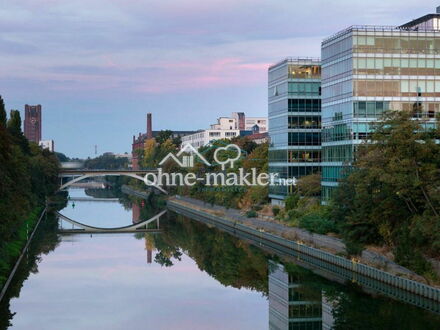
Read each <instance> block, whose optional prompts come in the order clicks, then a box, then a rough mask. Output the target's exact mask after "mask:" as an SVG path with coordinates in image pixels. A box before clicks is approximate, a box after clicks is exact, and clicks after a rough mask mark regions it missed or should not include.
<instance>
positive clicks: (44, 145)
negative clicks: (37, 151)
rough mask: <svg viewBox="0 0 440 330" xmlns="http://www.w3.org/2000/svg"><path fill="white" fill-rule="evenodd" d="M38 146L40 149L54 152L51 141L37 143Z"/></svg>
mask: <svg viewBox="0 0 440 330" xmlns="http://www.w3.org/2000/svg"><path fill="white" fill-rule="evenodd" d="M38 145H39V146H40V147H41V148H42V149H48V150H49V151H51V152H54V151H55V143H54V141H53V140H40V142H39V143H38Z"/></svg>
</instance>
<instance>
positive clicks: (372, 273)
mask: <svg viewBox="0 0 440 330" xmlns="http://www.w3.org/2000/svg"><path fill="white" fill-rule="evenodd" d="M167 206H168V208H169V209H170V210H171V211H174V212H177V213H179V214H182V215H185V216H191V214H192V215H198V216H200V217H204V218H207V219H209V220H211V221H212V222H214V223H218V224H221V225H223V226H227V227H230V228H231V229H234V230H239V231H243V232H245V233H247V234H251V235H252V236H254V237H256V238H258V239H263V240H267V241H269V242H273V243H275V244H278V245H280V246H283V247H285V248H288V249H292V250H294V251H296V252H300V253H303V254H306V255H309V256H311V257H313V258H317V259H320V260H322V261H325V262H328V263H331V264H333V265H335V266H338V267H341V268H345V269H347V270H350V271H352V272H353V273H357V274H360V275H363V276H366V277H369V278H371V279H374V280H376V281H379V282H383V283H385V284H387V285H390V286H394V287H396V288H399V289H401V290H404V291H407V292H410V293H412V294H416V295H418V296H421V297H424V298H427V299H430V300H433V301H435V302H440V289H438V288H436V287H433V286H430V285H427V284H424V283H421V282H417V281H414V280H410V279H407V278H403V277H400V276H396V275H393V274H391V273H389V272H385V271H383V270H380V269H377V268H374V267H372V266H368V265H365V264H363V263H359V262H356V261H353V260H349V259H346V258H343V257H340V256H338V255H335V254H332V253H330V252H327V251H323V250H320V249H317V248H313V247H310V246H307V245H305V244H302V243H299V242H296V241H292V240H287V239H285V238H282V237H279V236H277V235H274V234H271V233H267V232H264V231H259V230H257V229H254V228H251V227H249V226H247V225H244V224H242V223H239V222H237V221H235V222H231V221H230V220H226V219H223V218H222V217H219V216H216V215H213V214H210V213H207V212H204V211H202V210H198V209H195V208H191V207H188V206H184V205H182V204H180V203H178V202H177V201H172V200H168V201H167ZM188 213H189V214H188Z"/></svg>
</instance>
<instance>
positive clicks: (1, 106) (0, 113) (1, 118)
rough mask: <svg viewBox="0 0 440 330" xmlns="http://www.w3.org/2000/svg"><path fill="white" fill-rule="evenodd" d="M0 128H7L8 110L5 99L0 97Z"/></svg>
mask: <svg viewBox="0 0 440 330" xmlns="http://www.w3.org/2000/svg"><path fill="white" fill-rule="evenodd" d="M0 126H1V127H6V109H5V102H4V101H3V98H2V97H1V96H0Z"/></svg>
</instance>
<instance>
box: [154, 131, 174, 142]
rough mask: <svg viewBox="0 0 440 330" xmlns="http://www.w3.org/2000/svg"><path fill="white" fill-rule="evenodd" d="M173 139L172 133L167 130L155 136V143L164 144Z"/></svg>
mask: <svg viewBox="0 0 440 330" xmlns="http://www.w3.org/2000/svg"><path fill="white" fill-rule="evenodd" d="M172 137H173V131H170V130H169V129H167V130H165V131H160V132H159V134H157V136H156V138H155V139H156V142H157V143H159V144H162V143H164V142H165V141H166V140H168V139H171V138H172Z"/></svg>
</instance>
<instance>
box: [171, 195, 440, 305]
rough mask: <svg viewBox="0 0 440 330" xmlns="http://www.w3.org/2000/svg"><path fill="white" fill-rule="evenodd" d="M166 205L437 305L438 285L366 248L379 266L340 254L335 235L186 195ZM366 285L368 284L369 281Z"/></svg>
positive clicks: (338, 241)
mask: <svg viewBox="0 0 440 330" xmlns="http://www.w3.org/2000/svg"><path fill="white" fill-rule="evenodd" d="M168 208H169V209H170V210H171V211H175V212H177V213H180V214H182V215H185V216H188V217H191V218H194V219H196V220H201V221H203V222H206V223H208V224H213V225H216V226H217V225H218V227H219V228H220V229H222V228H223V229H226V230H227V231H229V232H231V233H232V232H233V233H238V232H240V235H238V236H243V235H244V236H245V237H247V238H249V239H250V240H254V241H255V242H258V244H264V245H267V246H272V247H274V250H279V251H283V252H284V253H285V254H291V255H296V256H300V257H301V258H302V259H305V258H306V259H309V261H310V262H311V263H313V264H314V265H315V266H318V267H320V266H321V265H323V266H324V267H327V269H330V268H333V271H335V269H336V268H337V269H339V270H336V271H337V272H340V273H347V271H348V272H349V273H350V274H355V275H350V277H353V276H355V277H356V278H357V280H358V281H359V282H360V281H361V279H362V281H363V282H371V281H373V282H375V284H374V285H375V286H376V287H378V286H379V287H380V286H382V284H381V283H383V286H384V287H388V289H383V290H382V289H380V291H382V292H384V293H386V294H387V293H388V291H390V290H391V291H393V292H394V291H395V292H397V293H395V292H394V293H393V294H394V295H397V294H398V295H400V296H405V295H406V294H412V295H415V296H417V297H422V298H423V299H426V300H424V301H423V302H422V303H421V304H418V305H419V306H425V305H429V306H431V305H432V303H435V308H432V307H431V308H429V309H431V310H437V309H438V308H439V305H438V303H439V302H440V290H439V289H438V288H435V287H432V286H429V285H426V284H424V281H423V279H422V278H421V277H420V276H417V275H416V274H414V273H413V272H411V271H409V270H407V269H405V268H403V267H401V266H399V265H397V264H395V263H393V262H392V261H391V260H388V259H386V258H385V257H383V256H380V255H378V254H376V253H375V252H373V251H367V252H366V253H364V254H363V255H362V258H368V260H371V261H375V262H376V263H377V262H378V261H377V260H379V262H380V263H379V265H380V266H379V267H378V266H375V265H374V264H373V262H371V263H367V262H364V260H354V259H347V258H345V257H342V256H340V255H339V254H341V253H343V252H345V246H344V244H343V242H342V241H341V240H340V239H338V238H336V237H329V236H325V235H317V234H312V233H309V232H306V231H304V230H302V229H298V228H291V227H287V226H284V225H282V224H280V223H275V222H270V221H268V220H262V219H258V218H246V217H244V216H243V215H241V214H240V212H239V211H238V210H233V209H226V208H224V207H220V206H216V205H211V204H205V203H204V202H202V201H199V200H195V199H192V198H188V197H180V196H176V197H172V198H170V199H169V200H168ZM266 243H267V244H266ZM338 252H339V253H338ZM385 270H386V271H385ZM356 274H357V275H356ZM419 279H421V280H419ZM368 285H369V286H370V287H371V283H368ZM393 288H394V289H393ZM399 299H400V298H399ZM411 299H414V296H413V297H411V298H408V299H402V300H405V301H408V302H410V303H411ZM427 308H428V307H427ZM437 312H440V310H439V311H437Z"/></svg>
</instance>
